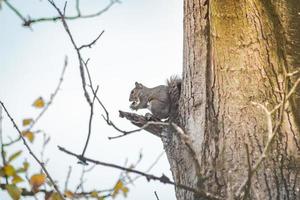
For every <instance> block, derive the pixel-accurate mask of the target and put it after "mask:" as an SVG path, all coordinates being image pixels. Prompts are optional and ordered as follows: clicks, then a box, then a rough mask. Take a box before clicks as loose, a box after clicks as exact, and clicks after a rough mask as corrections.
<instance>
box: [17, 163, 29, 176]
mask: <svg viewBox="0 0 300 200" xmlns="http://www.w3.org/2000/svg"><path fill="white" fill-rule="evenodd" d="M28 167H29V163H28V162H27V161H24V162H23V167H21V168H19V169H17V170H16V172H17V173H22V172H26V171H27V169H28Z"/></svg>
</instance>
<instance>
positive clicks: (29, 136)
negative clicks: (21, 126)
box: [22, 131, 34, 142]
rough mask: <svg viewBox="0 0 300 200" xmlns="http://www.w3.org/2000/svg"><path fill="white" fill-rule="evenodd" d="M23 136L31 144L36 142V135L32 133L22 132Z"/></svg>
mask: <svg viewBox="0 0 300 200" xmlns="http://www.w3.org/2000/svg"><path fill="white" fill-rule="evenodd" d="M22 135H23V136H24V137H26V138H27V139H28V140H29V141H30V142H33V140H34V133H33V132H31V131H22Z"/></svg>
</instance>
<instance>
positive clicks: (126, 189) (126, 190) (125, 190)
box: [122, 187, 129, 197]
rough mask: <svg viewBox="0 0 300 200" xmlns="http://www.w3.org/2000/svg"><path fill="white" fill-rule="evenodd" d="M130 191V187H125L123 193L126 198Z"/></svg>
mask: <svg viewBox="0 0 300 200" xmlns="http://www.w3.org/2000/svg"><path fill="white" fill-rule="evenodd" d="M128 191H129V189H128V187H123V188H122V192H123V195H124V197H127V193H128Z"/></svg>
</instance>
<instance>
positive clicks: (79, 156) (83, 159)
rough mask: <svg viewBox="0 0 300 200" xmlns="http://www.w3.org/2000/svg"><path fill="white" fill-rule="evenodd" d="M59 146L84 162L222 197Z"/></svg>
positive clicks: (217, 198) (210, 195)
mask: <svg viewBox="0 0 300 200" xmlns="http://www.w3.org/2000/svg"><path fill="white" fill-rule="evenodd" d="M58 148H59V150H60V151H62V152H64V153H66V154H69V155H72V156H74V157H76V158H77V159H79V160H81V161H82V162H90V163H94V164H96V165H101V166H106V167H111V168H115V169H119V170H123V171H127V172H131V173H135V174H139V175H141V176H144V177H145V178H146V179H147V180H148V181H150V180H156V181H160V182H161V183H165V184H170V185H174V186H176V187H178V188H181V189H185V190H187V191H191V192H194V193H196V194H197V195H199V197H203V198H206V199H213V200H220V199H222V198H221V197H219V196H217V195H214V194H211V193H209V192H206V191H203V190H197V189H195V188H192V187H189V186H186V185H183V184H177V183H175V182H173V181H171V180H170V179H169V178H168V177H167V176H165V175H162V176H161V177H158V176H154V175H152V174H147V173H145V172H141V171H138V170H135V169H131V168H126V167H122V166H119V165H116V164H112V163H106V162H101V161H98V160H93V159H90V158H87V157H83V156H82V155H80V154H75V153H73V152H71V151H69V150H67V149H65V148H63V147H60V146H58Z"/></svg>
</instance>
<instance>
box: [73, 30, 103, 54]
mask: <svg viewBox="0 0 300 200" xmlns="http://www.w3.org/2000/svg"><path fill="white" fill-rule="evenodd" d="M103 33H104V30H103V31H102V32H101V33H100V34H99V35H98V36H97V37H96V39H94V40H93V41H92V42H90V43H89V44H84V45H81V47H79V48H78V50H81V49H83V48H86V47H88V48H91V47H92V46H93V45H94V44H95V43H96V42H97V41H98V40H99V38H100V37H101V36H102V34H103Z"/></svg>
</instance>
